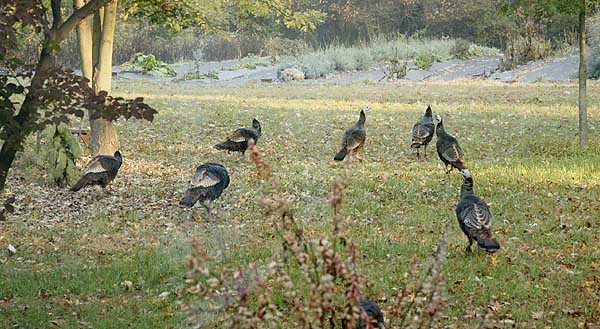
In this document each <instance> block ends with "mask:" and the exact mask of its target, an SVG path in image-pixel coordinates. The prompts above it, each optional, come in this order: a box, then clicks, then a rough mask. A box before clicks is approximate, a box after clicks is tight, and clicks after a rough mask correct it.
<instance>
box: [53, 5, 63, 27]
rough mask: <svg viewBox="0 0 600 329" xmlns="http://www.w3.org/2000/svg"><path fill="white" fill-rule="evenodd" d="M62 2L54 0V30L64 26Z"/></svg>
mask: <svg viewBox="0 0 600 329" xmlns="http://www.w3.org/2000/svg"><path fill="white" fill-rule="evenodd" d="M60 1H61V0H52V4H51V6H52V29H53V30H56V29H57V28H58V27H59V26H60V24H62V14H61V12H60Z"/></svg>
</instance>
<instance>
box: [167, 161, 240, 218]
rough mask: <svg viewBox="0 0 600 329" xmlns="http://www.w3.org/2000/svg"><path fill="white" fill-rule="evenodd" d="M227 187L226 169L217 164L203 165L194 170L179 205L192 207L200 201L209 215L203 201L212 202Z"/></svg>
mask: <svg viewBox="0 0 600 329" xmlns="http://www.w3.org/2000/svg"><path fill="white" fill-rule="evenodd" d="M227 186H229V174H228V173H227V169H225V167H223V166H222V165H220V164H218V163H205V164H202V165H200V166H198V168H196V173H195V174H194V177H192V180H190V184H189V186H188V189H187V190H186V191H185V195H184V196H183V199H182V200H181V201H180V202H179V204H181V205H184V206H186V207H193V206H194V204H196V202H198V201H200V202H201V204H202V206H203V207H204V208H206V211H208V212H209V213H210V207H209V206H207V205H206V204H205V203H204V201H209V202H210V201H213V200H215V199H217V198H218V197H220V196H221V194H222V193H223V190H224V189H225V188H227Z"/></svg>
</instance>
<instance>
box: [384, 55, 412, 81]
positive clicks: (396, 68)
mask: <svg viewBox="0 0 600 329" xmlns="http://www.w3.org/2000/svg"><path fill="white" fill-rule="evenodd" d="M383 73H384V74H385V78H386V79H388V80H396V79H402V78H404V77H405V76H406V74H407V73H408V67H407V66H406V62H405V61H402V60H400V59H397V58H396V59H391V60H389V61H388V64H387V65H386V66H385V67H384V69H383Z"/></svg>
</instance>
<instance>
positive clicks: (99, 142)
mask: <svg viewBox="0 0 600 329" xmlns="http://www.w3.org/2000/svg"><path fill="white" fill-rule="evenodd" d="M116 18H117V0H113V1H111V2H109V3H108V4H107V5H106V6H105V7H104V17H103V19H102V36H101V39H100V44H99V47H98V64H97V66H96V67H95V70H94V79H93V81H94V83H93V85H94V90H95V91H96V92H100V91H102V90H104V91H107V92H108V93H110V90H111V83H112V52H113V41H114V35H115V24H116ZM90 148H91V151H92V153H93V154H111V155H112V154H113V153H114V152H115V151H117V150H118V149H119V136H118V135H117V131H116V129H115V127H114V126H113V124H112V122H110V121H108V120H104V119H96V120H90Z"/></svg>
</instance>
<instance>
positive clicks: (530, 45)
mask: <svg viewBox="0 0 600 329" xmlns="http://www.w3.org/2000/svg"><path fill="white" fill-rule="evenodd" d="M552 52H553V49H552V45H551V43H550V41H548V40H545V39H544V38H543V37H540V36H532V37H525V36H521V35H518V36H516V37H513V38H511V39H510V40H509V41H508V44H507V49H506V51H505V54H504V58H503V59H502V60H501V63H500V64H501V65H500V68H501V69H503V70H509V69H512V68H515V67H516V66H517V65H520V64H525V63H527V62H529V61H535V60H539V59H544V58H546V57H548V56H550V55H552Z"/></svg>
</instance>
